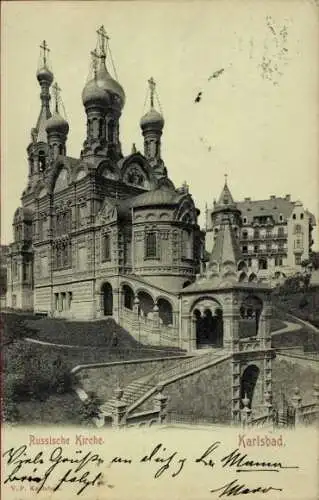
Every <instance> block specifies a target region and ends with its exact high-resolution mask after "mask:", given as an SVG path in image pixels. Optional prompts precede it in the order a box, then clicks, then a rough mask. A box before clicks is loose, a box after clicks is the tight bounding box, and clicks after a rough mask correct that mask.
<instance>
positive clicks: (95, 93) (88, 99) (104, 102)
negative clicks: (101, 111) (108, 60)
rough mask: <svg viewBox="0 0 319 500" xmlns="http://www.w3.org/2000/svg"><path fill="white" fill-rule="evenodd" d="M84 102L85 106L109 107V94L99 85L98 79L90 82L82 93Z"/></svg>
mask: <svg viewBox="0 0 319 500" xmlns="http://www.w3.org/2000/svg"><path fill="white" fill-rule="evenodd" d="M82 102H83V104H84V106H85V107H86V106H90V105H98V106H102V107H106V106H108V104H109V102H110V99H109V95H108V93H107V92H106V91H105V90H104V89H103V88H102V86H101V85H99V83H98V81H97V79H95V78H94V79H93V80H90V81H89V82H88V83H87V84H86V85H85V87H84V89H83V92H82Z"/></svg>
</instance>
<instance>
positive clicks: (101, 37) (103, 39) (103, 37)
mask: <svg viewBox="0 0 319 500" xmlns="http://www.w3.org/2000/svg"><path fill="white" fill-rule="evenodd" d="M97 34H98V41H99V45H100V51H101V55H102V56H105V55H106V54H105V47H106V43H107V40H109V39H110V37H109V36H108V35H107V33H106V31H105V28H104V26H103V24H102V26H101V27H100V28H99V29H98V30H97Z"/></svg>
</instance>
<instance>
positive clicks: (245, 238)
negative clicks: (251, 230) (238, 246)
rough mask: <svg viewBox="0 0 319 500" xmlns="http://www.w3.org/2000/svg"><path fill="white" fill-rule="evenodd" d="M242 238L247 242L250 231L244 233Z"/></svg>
mask: <svg viewBox="0 0 319 500" xmlns="http://www.w3.org/2000/svg"><path fill="white" fill-rule="evenodd" d="M242 237H243V240H247V238H248V231H243V233H242Z"/></svg>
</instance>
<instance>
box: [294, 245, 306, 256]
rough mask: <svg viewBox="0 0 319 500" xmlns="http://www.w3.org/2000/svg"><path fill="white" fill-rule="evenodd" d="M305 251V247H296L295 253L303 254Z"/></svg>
mask: <svg viewBox="0 0 319 500" xmlns="http://www.w3.org/2000/svg"><path fill="white" fill-rule="evenodd" d="M303 252H304V249H303V247H299V248H294V253H295V254H298V255H301V254H302V253H303Z"/></svg>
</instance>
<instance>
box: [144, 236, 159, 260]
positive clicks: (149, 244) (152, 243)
mask: <svg viewBox="0 0 319 500" xmlns="http://www.w3.org/2000/svg"><path fill="white" fill-rule="evenodd" d="M156 257H157V234H156V232H155V231H150V232H148V233H147V234H146V238H145V258H146V259H155V258H156Z"/></svg>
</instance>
